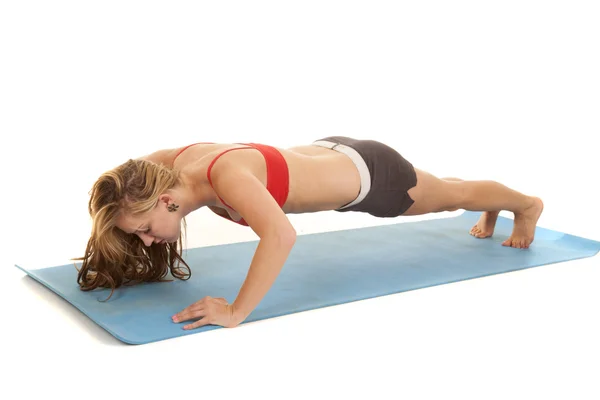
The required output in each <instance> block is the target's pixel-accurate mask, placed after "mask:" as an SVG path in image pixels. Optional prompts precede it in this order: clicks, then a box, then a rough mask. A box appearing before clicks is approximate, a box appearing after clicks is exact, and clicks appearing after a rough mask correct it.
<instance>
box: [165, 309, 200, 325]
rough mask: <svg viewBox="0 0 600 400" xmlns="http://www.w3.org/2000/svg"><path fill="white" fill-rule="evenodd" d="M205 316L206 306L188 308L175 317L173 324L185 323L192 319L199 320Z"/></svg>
mask: <svg viewBox="0 0 600 400" xmlns="http://www.w3.org/2000/svg"><path fill="white" fill-rule="evenodd" d="M204 315H205V308H204V306H195V307H188V308H186V309H185V310H183V311H180V312H178V313H177V314H175V315H173V317H172V319H173V322H183V321H187V320H189V319H192V318H198V317H202V316H204Z"/></svg>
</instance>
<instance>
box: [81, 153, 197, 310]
mask: <svg viewBox="0 0 600 400" xmlns="http://www.w3.org/2000/svg"><path fill="white" fill-rule="evenodd" d="M178 181H179V174H178V171H177V170H174V169H170V168H168V167H165V166H163V165H159V164H156V163H153V162H151V161H147V160H128V161H127V162H125V163H123V164H121V165H119V166H118V167H116V168H114V169H112V170H110V171H107V172H105V173H103V174H102V175H101V176H100V178H98V180H97V181H96V182H95V183H94V185H93V187H92V190H91V191H90V200H89V204H88V210H89V213H90V216H91V217H92V232H91V236H90V238H89V240H88V244H87V247H86V249H85V255H84V256H83V257H80V258H74V260H82V261H83V263H82V265H81V269H79V270H78V271H79V272H78V276H77V283H78V284H79V286H80V289H81V290H84V291H89V290H94V289H96V288H98V287H103V288H106V287H110V288H111V289H112V290H111V293H110V296H109V297H108V298H110V297H111V296H112V295H113V292H114V290H115V288H118V287H120V286H121V285H133V284H137V283H141V282H155V281H165V279H164V278H165V276H166V275H167V273H168V272H169V271H170V272H171V274H172V275H173V276H174V277H175V278H178V279H184V280H185V279H189V278H190V277H191V270H190V268H189V266H188V265H187V263H186V262H185V261H184V260H183V258H182V257H181V253H182V247H183V246H182V235H181V234H180V235H179V239H178V240H177V242H176V243H161V244H158V243H153V244H152V245H151V246H149V247H147V246H145V245H144V243H143V241H142V240H141V239H140V238H139V237H138V236H137V235H133V234H128V233H125V232H123V231H122V230H121V229H119V228H118V227H117V226H116V222H117V218H118V217H119V215H120V214H121V213H126V214H130V215H132V216H134V215H140V214H143V213H145V212H148V211H150V210H152V209H153V208H154V206H155V205H156V203H157V202H158V197H159V196H160V195H161V194H162V193H164V192H165V191H166V190H168V189H170V188H172V187H173V186H175V185H176V184H177V183H178ZM183 225H184V229H185V219H183ZM180 263H183V265H184V266H185V268H181V267H180V265H179V264H180ZM107 300H108V299H107Z"/></svg>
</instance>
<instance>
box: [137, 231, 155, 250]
mask: <svg viewBox="0 0 600 400" xmlns="http://www.w3.org/2000/svg"><path fill="white" fill-rule="evenodd" d="M139 237H140V239H142V242H144V245H145V246H146V247H150V246H152V243H153V242H154V237H153V236H150V235H148V234H146V233H141V234H140V235H139Z"/></svg>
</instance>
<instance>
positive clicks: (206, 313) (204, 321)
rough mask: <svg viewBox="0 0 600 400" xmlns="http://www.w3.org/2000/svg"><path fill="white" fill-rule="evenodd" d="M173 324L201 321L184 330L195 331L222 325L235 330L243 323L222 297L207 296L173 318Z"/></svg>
mask: <svg viewBox="0 0 600 400" xmlns="http://www.w3.org/2000/svg"><path fill="white" fill-rule="evenodd" d="M171 318H172V319H173V322H183V321H188V320H190V319H196V318H201V319H200V320H198V321H196V322H194V323H191V324H188V325H185V326H184V327H183V329H194V328H198V327H200V326H204V325H220V326H223V327H225V328H233V327H235V326H237V325H239V324H240V323H241V322H242V321H241V320H240V318H238V317H237V316H236V315H235V313H234V310H233V306H232V305H231V304H229V303H227V300H225V299H224V298H222V297H219V298H214V297H210V296H206V297H205V298H203V299H202V300H199V301H197V302H195V303H194V304H192V305H190V306H188V307H186V308H185V309H183V310H182V311H180V312H178V313H177V314H175V315H173V317H171Z"/></svg>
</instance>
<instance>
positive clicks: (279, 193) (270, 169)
mask: <svg viewBox="0 0 600 400" xmlns="http://www.w3.org/2000/svg"><path fill="white" fill-rule="evenodd" d="M196 144H213V143H211V142H199V143H193V144H190V145H188V146H185V147H184V148H183V149H181V150H180V151H179V153H177V154H176V155H175V158H174V159H173V162H175V159H177V157H179V155H180V154H181V153H183V151H184V150H186V149H187V148H189V147H191V146H194V145H196ZM236 144H241V145H244V146H247V147H235V148H233V149H227V150H225V151H223V152H221V153H219V154H218V155H217V156H216V157H215V158H214V159H213V160H212V161H211V163H210V165H209V166H208V170H207V171H206V176H207V177H208V182H209V183H210V186H211V187H212V180H211V178H210V171H211V169H212V167H213V165H214V163H215V162H216V161H217V160H218V159H219V157H221V156H222V155H223V154H225V153H228V152H230V151H233V150H239V149H247V148H249V147H250V148H253V149H256V150H258V151H260V152H261V153H262V155H263V156H264V158H265V162H266V167H267V190H268V191H269V193H271V196H273V198H274V199H275V201H277V204H279V206H280V207H283V205H284V204H285V202H286V200H287V197H288V194H289V171H288V166H287V163H286V161H285V158H284V157H283V155H281V153H280V152H279V151H278V150H277V149H276V148H274V147H272V146H268V145H264V144H259V143H236ZM217 197H219V200H221V201H222V202H223V204H225V205H226V206H227V207H229V208H231V209H232V210H233V208H232V207H231V206H230V205H229V204H227V203H225V201H224V200H223V199H222V198H221V197H220V196H219V195H218V194H217ZM234 211H235V210H234ZM217 215H220V214H217ZM221 216H222V215H221ZM222 217H223V218H226V219H229V220H232V219H231V218H230V217H229V216H222ZM232 221H233V220H232ZM234 222H237V223H238V224H240V225H244V226H248V224H247V223H246V221H244V219H243V218H242V219H241V220H239V221H234Z"/></svg>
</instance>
